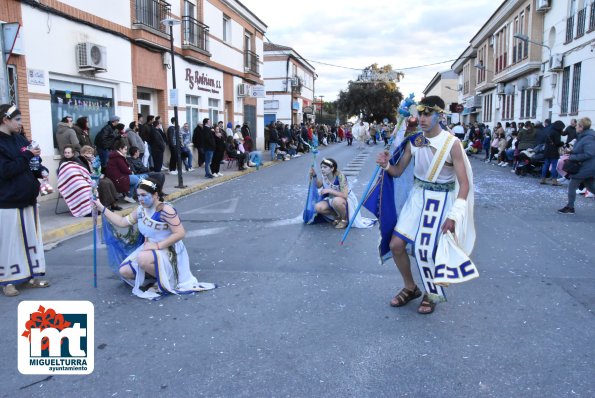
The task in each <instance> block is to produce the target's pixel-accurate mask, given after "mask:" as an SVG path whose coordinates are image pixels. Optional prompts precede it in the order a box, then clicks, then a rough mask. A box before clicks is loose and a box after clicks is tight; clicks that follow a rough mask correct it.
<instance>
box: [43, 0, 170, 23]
mask: <svg viewBox="0 0 595 398" xmlns="http://www.w3.org/2000/svg"><path fill="white" fill-rule="evenodd" d="M60 2H61V3H64V4H67V5H69V6H72V7H74V8H78V9H79V10H83V11H85V12H88V13H89V14H93V15H95V16H97V17H99V18H103V19H106V20H108V21H111V22H114V23H117V24H118V25H122V26H126V27H129V26H130V21H131V19H130V2H128V1H122V0H60ZM173 3H174V4H175V2H173ZM172 9H173V7H172ZM177 15H179V14H177ZM52 18H56V17H54V16H50V20H51V19H52Z"/></svg>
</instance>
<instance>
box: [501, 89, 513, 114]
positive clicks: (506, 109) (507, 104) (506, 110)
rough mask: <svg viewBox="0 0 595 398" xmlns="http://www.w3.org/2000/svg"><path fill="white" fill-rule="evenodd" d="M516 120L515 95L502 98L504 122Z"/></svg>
mask: <svg viewBox="0 0 595 398" xmlns="http://www.w3.org/2000/svg"><path fill="white" fill-rule="evenodd" d="M512 119H514V94H511V95H505V96H503V97H502V120H512Z"/></svg>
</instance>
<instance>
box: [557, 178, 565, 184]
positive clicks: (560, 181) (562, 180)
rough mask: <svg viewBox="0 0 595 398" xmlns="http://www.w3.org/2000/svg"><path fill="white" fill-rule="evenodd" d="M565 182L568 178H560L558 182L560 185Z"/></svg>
mask: <svg viewBox="0 0 595 398" xmlns="http://www.w3.org/2000/svg"><path fill="white" fill-rule="evenodd" d="M564 181H566V177H560V178H558V182H559V183H562V182H564Z"/></svg>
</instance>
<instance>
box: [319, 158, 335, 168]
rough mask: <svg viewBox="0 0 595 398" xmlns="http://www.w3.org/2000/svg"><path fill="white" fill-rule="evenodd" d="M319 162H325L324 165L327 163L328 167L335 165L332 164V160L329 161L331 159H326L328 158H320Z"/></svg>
mask: <svg viewBox="0 0 595 398" xmlns="http://www.w3.org/2000/svg"><path fill="white" fill-rule="evenodd" d="M320 163H322V164H325V165H327V166H328V167H330V168H333V167H335V165H334V164H333V162H331V161H330V160H328V159H322V161H321V162H320Z"/></svg>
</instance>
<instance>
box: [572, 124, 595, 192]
mask: <svg viewBox="0 0 595 398" xmlns="http://www.w3.org/2000/svg"><path fill="white" fill-rule="evenodd" d="M569 159H570V160H576V161H579V162H582V164H581V168H580V169H579V171H578V173H576V174H572V175H571V177H572V178H574V179H580V180H583V179H587V178H591V177H595V131H593V130H591V129H589V130H585V131H583V132H582V133H580V134H578V138H577V139H576V143H575V144H574V148H572V152H571V153H570V157H569Z"/></svg>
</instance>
